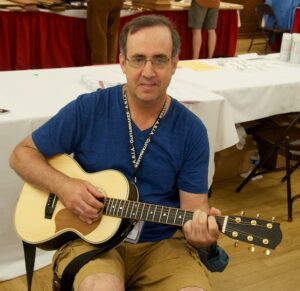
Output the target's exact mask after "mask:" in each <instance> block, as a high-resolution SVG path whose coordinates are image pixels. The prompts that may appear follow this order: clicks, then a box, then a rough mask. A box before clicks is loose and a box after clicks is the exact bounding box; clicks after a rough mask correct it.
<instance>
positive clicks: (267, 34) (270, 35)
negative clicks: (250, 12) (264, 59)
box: [248, 3, 288, 53]
mask: <svg viewBox="0 0 300 291" xmlns="http://www.w3.org/2000/svg"><path fill="white" fill-rule="evenodd" d="M255 14H256V17H257V28H256V30H255V31H254V33H253V35H252V38H251V42H250V45H249V48H248V52H250V51H251V48H252V46H253V45H262V44H265V53H267V52H272V51H273V50H272V48H271V46H272V43H274V42H276V39H277V37H278V36H280V37H282V34H283V33H285V32H288V30H285V29H280V27H279V25H278V21H277V18H276V15H275V13H274V11H273V8H272V6H270V5H269V4H265V3H264V4H258V5H256V7H255ZM264 17H270V18H272V20H273V25H272V27H269V26H266V24H265V23H264ZM261 36H263V37H264V41H263V42H255V39H257V38H258V37H259V38H261Z"/></svg>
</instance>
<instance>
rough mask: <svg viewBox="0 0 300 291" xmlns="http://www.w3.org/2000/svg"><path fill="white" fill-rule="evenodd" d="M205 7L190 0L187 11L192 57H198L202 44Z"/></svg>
mask: <svg viewBox="0 0 300 291" xmlns="http://www.w3.org/2000/svg"><path fill="white" fill-rule="evenodd" d="M206 12H207V8H205V7H202V6H200V5H198V4H197V3H196V1H192V4H191V7H190V9H189V12H188V26H189V27H190V28H191V29H192V48H193V54H192V58H193V59H199V55H200V50H201V45H202V31H201V29H202V25H203V22H204V20H205V16H206Z"/></svg>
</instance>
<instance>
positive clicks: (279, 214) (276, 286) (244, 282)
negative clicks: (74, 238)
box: [0, 40, 300, 291]
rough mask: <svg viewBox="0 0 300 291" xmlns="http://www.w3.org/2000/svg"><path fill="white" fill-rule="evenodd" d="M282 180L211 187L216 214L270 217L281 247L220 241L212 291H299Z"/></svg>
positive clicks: (299, 178) (41, 277)
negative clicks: (221, 267)
mask: <svg viewBox="0 0 300 291" xmlns="http://www.w3.org/2000/svg"><path fill="white" fill-rule="evenodd" d="M248 44H249V41H248V40H240V41H239V44H238V45H239V53H243V52H247V49H248ZM281 176H282V173H281V172H276V173H273V174H267V175H264V177H263V179H260V180H256V181H253V182H250V183H249V184H248V185H247V186H246V187H245V188H244V189H243V191H242V192H241V193H235V191H234V189H235V188H236V187H237V185H238V184H239V183H240V181H241V179H240V178H239V177H236V178H234V179H230V180H225V181H221V182H218V183H215V184H214V185H213V191H212V197H211V205H212V206H216V207H218V208H220V209H221V210H222V214H223V215H235V214H239V213H240V211H242V210H243V211H245V212H246V214H245V215H246V216H256V214H257V213H260V217H261V218H262V219H271V218H272V217H273V216H275V217H276V221H279V222H280V223H281V228H282V232H283V240H282V243H281V244H280V245H279V246H278V248H277V249H276V250H275V251H272V252H271V255H270V256H266V255H265V254H264V253H263V249H262V248H259V247H257V249H256V251H255V252H254V253H253V252H250V251H249V250H248V245H247V244H246V243H242V242H241V243H240V244H239V246H238V247H237V248H236V247H234V242H233V240H231V239H229V238H227V237H225V236H224V235H222V236H221V238H220V240H219V244H220V245H221V246H222V247H223V248H224V249H225V250H226V251H227V253H228V254H229V256H230V263H229V265H228V267H227V268H226V270H225V271H224V272H223V273H212V274H211V282H212V285H213V289H214V290H215V291H254V290H255V291H280V290H288V291H290V290H291V291H297V290H300V275H299V274H300V235H299V232H300V200H298V201H296V202H295V203H294V220H293V222H287V209H286V208H287V207H286V189H285V184H282V183H281V182H280V177H281ZM292 184H293V189H294V192H297V193H300V170H298V171H296V172H295V173H294V174H293V179H292ZM51 279H52V272H51V268H50V267H49V266H48V267H46V268H43V269H41V270H38V271H36V272H35V274H34V280H33V288H32V291H51V290H52V288H51ZM0 290H1V291H25V290H26V278H25V276H21V277H19V278H16V279H14V280H9V281H5V282H1V283H0ZM112 291H113V290H112ZM149 291H151V290H149ZM167 291H169V290H167ZM170 291H173V290H170Z"/></svg>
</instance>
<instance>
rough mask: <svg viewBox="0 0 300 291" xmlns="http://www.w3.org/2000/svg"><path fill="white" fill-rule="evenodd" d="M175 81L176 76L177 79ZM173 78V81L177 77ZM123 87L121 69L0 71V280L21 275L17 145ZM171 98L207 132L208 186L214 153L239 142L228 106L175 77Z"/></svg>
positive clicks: (40, 260) (43, 261)
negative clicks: (78, 104) (68, 107)
mask: <svg viewBox="0 0 300 291" xmlns="http://www.w3.org/2000/svg"><path fill="white" fill-rule="evenodd" d="M175 76H176V74H175ZM175 76H174V77H175ZM99 80H102V81H103V82H104V83H105V84H106V85H107V84H108V85H109V84H115V83H116V81H117V82H124V81H125V77H124V75H123V73H122V72H121V69H120V67H119V65H108V66H91V67H74V68H63V69H62V68H61V69H44V70H23V71H9V72H0V88H1V90H0V107H1V108H7V109H9V110H10V112H9V113H5V114H0V140H1V147H0V221H1V228H0V235H1V240H0V280H6V279H9V278H13V277H16V276H19V275H22V274H24V273H25V267H24V258H23V250H22V246H21V241H20V239H19V238H18V237H17V236H16V234H15V231H14V224H13V216H14V209H15V205H16V201H17V198H18V195H19V193H20V191H21V187H22V185H23V182H22V180H21V179H20V178H19V177H18V176H17V175H16V174H15V173H14V172H13V171H12V170H11V169H10V168H9V164H8V157H9V155H10V153H11V151H12V150H13V148H14V147H15V145H16V144H17V143H18V142H19V141H20V140H21V139H22V138H23V137H25V136H26V135H28V134H30V133H31V131H32V130H34V129H35V128H37V127H38V126H39V125H41V124H42V123H44V122H45V121H46V120H47V119H49V118H50V117H51V116H52V115H53V114H55V113H56V112H57V110H58V109H59V108H60V107H62V106H63V105H64V104H66V103H67V102H69V101H71V100H73V99H74V98H75V97H77V96H78V95H79V94H81V93H84V92H88V91H92V90H93V89H94V88H96V87H98V86H99V84H98V81H99ZM169 93H170V95H172V96H173V97H174V98H177V99H178V100H180V101H181V102H183V103H184V104H186V106H187V107H188V108H190V110H192V111H193V112H194V113H195V114H197V115H198V116H200V117H201V119H202V120H203V122H204V124H205V125H206V127H207V129H208V133H209V143H210V153H211V156H210V165H209V183H210V184H211V182H212V176H213V173H214V152H215V151H220V150H222V149H224V148H227V147H229V146H232V145H234V144H236V143H237V141H238V138H237V133H236V129H235V124H234V121H233V119H232V117H231V111H230V108H229V106H228V104H227V101H226V100H225V99H224V98H223V97H222V96H219V95H217V94H215V93H212V92H210V91H208V90H206V89H203V88H201V87H198V85H197V84H189V83H187V82H185V81H184V80H183V81H181V80H180V79H177V78H174V80H173V81H172V82H171V85H170V90H169ZM51 257H52V253H51V252H43V251H40V252H39V254H38V256H37V260H36V268H40V267H42V266H45V265H47V264H49V263H50V258H51Z"/></svg>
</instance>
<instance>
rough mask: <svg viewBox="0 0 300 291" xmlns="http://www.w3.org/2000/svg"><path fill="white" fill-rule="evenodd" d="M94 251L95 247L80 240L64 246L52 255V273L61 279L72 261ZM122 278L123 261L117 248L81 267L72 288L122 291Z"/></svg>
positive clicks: (83, 290)
mask: <svg viewBox="0 0 300 291" xmlns="http://www.w3.org/2000/svg"><path fill="white" fill-rule="evenodd" d="M94 249H97V246H93V245H90V244H88V243H86V242H84V241H82V240H80V239H78V240H75V241H72V242H70V243H68V244H66V245H65V246H64V247H63V248H61V249H60V250H58V251H57V252H56V254H55V255H54V258H53V271H54V272H55V274H56V275H57V277H58V278H61V277H62V274H63V272H64V270H65V268H66V267H67V266H68V264H69V263H70V262H71V261H72V260H73V259H75V258H76V257H78V256H79V255H81V254H82V253H86V252H88V251H91V250H94ZM124 278H125V267H124V261H123V259H122V256H121V255H120V253H119V251H118V248H114V249H111V250H108V251H106V252H104V253H103V254H101V255H99V256H98V257H97V258H95V259H93V260H90V261H89V262H88V263H86V264H85V265H84V266H82V268H81V269H80V270H79V272H78V273H77V274H76V276H75V279H74V282H73V288H74V290H75V291H94V290H103V291H106V290H107V291H111V290H116V291H124V290H125V283H124V280H125V279H124Z"/></svg>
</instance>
